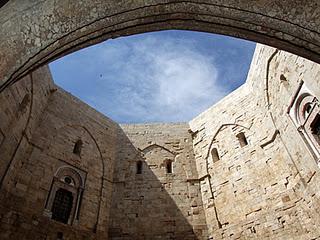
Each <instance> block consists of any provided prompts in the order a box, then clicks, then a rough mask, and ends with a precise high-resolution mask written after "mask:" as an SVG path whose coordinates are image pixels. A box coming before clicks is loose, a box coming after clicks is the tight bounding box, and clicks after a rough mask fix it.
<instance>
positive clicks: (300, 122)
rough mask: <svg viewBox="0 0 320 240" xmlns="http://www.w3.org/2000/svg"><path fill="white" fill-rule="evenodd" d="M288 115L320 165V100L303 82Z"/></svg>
mask: <svg viewBox="0 0 320 240" xmlns="http://www.w3.org/2000/svg"><path fill="white" fill-rule="evenodd" d="M294 96H295V98H294V99H293V100H292V102H291V103H290V106H289V108H288V113H289V116H290V117H291V119H292V120H293V123H294V124H295V125H296V127H297V130H298V131H299V132H300V134H301V135H302V136H303V138H302V139H303V140H304V141H305V142H306V143H307V145H308V147H309V149H310V151H311V153H312V154H313V155H314V156H315V158H316V161H317V162H318V163H319V164H320V104H319V100H318V99H317V98H316V97H315V96H314V95H313V94H312V93H311V92H310V90H309V89H308V88H307V86H306V85H305V84H304V83H303V82H301V83H300V86H299V88H298V89H297V92H296V93H295V95H294Z"/></svg>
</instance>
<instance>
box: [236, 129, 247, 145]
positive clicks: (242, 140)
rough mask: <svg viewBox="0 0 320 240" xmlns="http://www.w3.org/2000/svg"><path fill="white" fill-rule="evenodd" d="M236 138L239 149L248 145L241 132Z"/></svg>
mask: <svg viewBox="0 0 320 240" xmlns="http://www.w3.org/2000/svg"><path fill="white" fill-rule="evenodd" d="M236 137H237V138H238V141H239V143H240V146H241V147H244V146H246V145H248V141H247V138H246V136H245V135H244V133H243V132H241V133H238V134H237V135H236Z"/></svg>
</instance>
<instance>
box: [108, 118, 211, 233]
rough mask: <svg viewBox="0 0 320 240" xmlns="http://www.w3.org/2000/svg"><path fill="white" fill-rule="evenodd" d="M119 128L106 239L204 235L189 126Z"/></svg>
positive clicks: (137, 125) (128, 126) (183, 124)
mask: <svg viewBox="0 0 320 240" xmlns="http://www.w3.org/2000/svg"><path fill="white" fill-rule="evenodd" d="M121 127H122V129H123V130H124V132H125V133H120V138H119V145H121V147H120V148H119V152H118V155H117V160H116V167H115V169H116V170H115V175H114V176H115V178H114V184H115V186H114V193H113V196H114V197H113V199H112V201H113V202H112V212H111V216H112V219H111V224H110V228H109V231H110V234H109V236H110V239H168V238H169V237H170V238H171V239H206V222H205V217H204V211H203V208H202V201H201V196H200V188H199V181H198V174H197V170H196V166H195V163H194V153H193V147H192V139H191V135H190V133H189V132H188V129H189V126H188V124H186V123H179V124H132V125H131V124H129V125H121ZM139 162H141V163H142V170H141V172H137V164H139ZM169 163H170V165H169V167H171V170H170V169H169V171H168V169H167V168H168V164H169Z"/></svg>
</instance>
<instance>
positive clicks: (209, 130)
mask: <svg viewBox="0 0 320 240" xmlns="http://www.w3.org/2000/svg"><path fill="white" fill-rule="evenodd" d="M274 52H275V49H273V48H270V47H265V46H260V45H258V47H257V49H256V53H255V56H254V59H253V62H252V65H251V70H250V73H249V76H248V80H247V83H246V84H245V85H244V86H242V87H241V88H240V89H238V90H236V91H235V92H233V93H232V94H230V95H229V96H227V97H226V98H225V99H223V100H222V101H221V102H219V103H218V104H216V105H215V106H213V107H211V108H210V109H208V110H207V111H205V112H204V113H202V114H200V115H199V116H198V117H196V118H195V119H194V120H192V121H191V122H190V126H191V129H192V131H193V132H194V139H193V145H194V151H195V159H196V164H197V168H198V172H199V178H200V179H202V180H201V192H202V200H203V204H204V209H205V213H206V220H207V224H208V230H209V235H210V236H211V237H213V239H246V238H255V239H316V238H317V237H319V235H320V232H319V230H318V229H316V227H315V226H316V225H317V222H318V220H319V215H318V213H317V212H316V211H315V209H318V204H319V200H318V196H317V192H318V191H319V190H318V187H319V184H317V180H316V178H317V176H318V171H319V170H318V167H317V166H316V164H315V160H314V159H313V158H312V157H311V154H310V151H309V150H308V149H307V148H306V145H305V144H304V142H303V141H302V138H301V136H299V134H298V131H297V129H294V128H293V127H292V123H290V121H289V116H288V114H287V113H286V110H285V109H286V108H287V107H288V105H289V104H290V99H291V98H292V96H293V95H294V93H295V91H296V88H297V83H298V81H299V79H301V78H303V79H305V81H306V82H310V85H309V86H310V88H312V89H314V92H315V93H317V94H318V93H319V77H318V76H319V73H320V71H319V70H320V68H319V67H318V66H317V65H316V64H313V63H311V62H309V61H307V60H305V59H302V58H299V57H297V56H294V55H291V54H288V53H285V52H280V51H278V52H277V56H276V58H275V59H274V62H271V61H272V59H271V60H270V57H272V56H273V54H274ZM270 63H271V64H270ZM281 74H285V75H286V78H287V79H288V82H286V83H285V84H286V86H284V85H282V84H283V82H282V81H280V75H281ZM316 77H318V79H317V80H316V81H315V78H316ZM268 78H270V79H268ZM267 80H268V81H269V84H268V83H266V82H267ZM267 94H268V95H269V98H270V101H272V103H269V104H268V102H267V100H268V97H267ZM317 96H319V95H317ZM270 113H271V114H270ZM239 132H243V133H244V134H245V136H246V138H247V142H248V145H246V146H243V147H241V144H240V142H239V140H238V138H237V134H238V133H239ZM213 148H216V149H217V150H218V153H219V157H220V160H218V161H213V159H212V156H211V149H213ZM311 179H312V181H311ZM311 189H312V190H311ZM311 209H312V210H311Z"/></svg>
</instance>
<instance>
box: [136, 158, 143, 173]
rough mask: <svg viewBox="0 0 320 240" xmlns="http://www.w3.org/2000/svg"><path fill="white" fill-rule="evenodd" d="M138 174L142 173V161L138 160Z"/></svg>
mask: <svg viewBox="0 0 320 240" xmlns="http://www.w3.org/2000/svg"><path fill="white" fill-rule="evenodd" d="M137 174H142V162H141V161H138V162H137Z"/></svg>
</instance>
